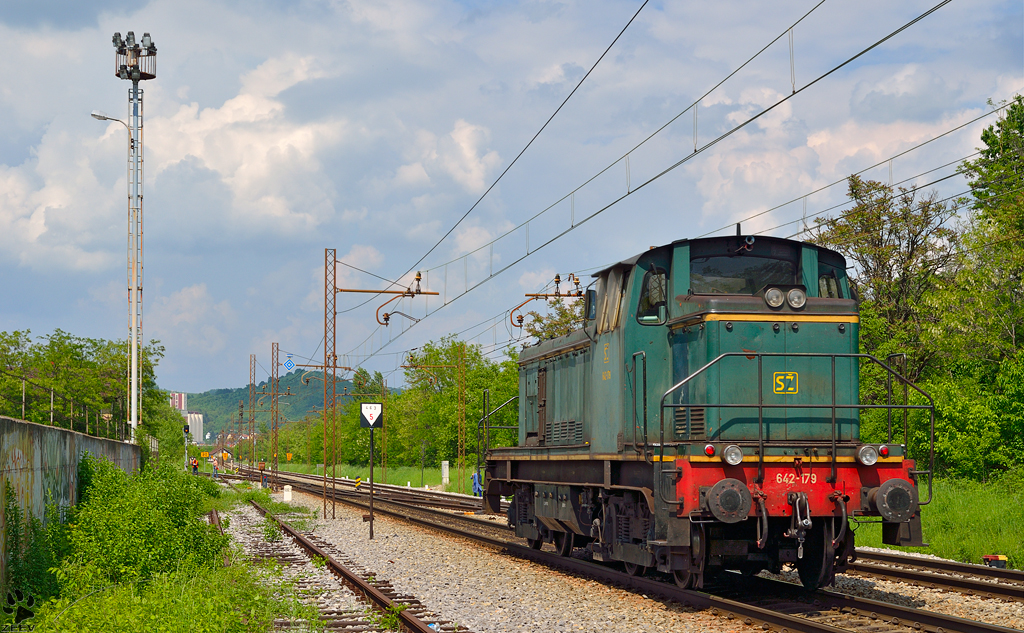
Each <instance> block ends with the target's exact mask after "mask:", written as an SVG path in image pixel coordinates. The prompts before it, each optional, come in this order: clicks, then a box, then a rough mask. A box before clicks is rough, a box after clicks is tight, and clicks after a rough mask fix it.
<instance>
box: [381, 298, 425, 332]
mask: <svg viewBox="0 0 1024 633" xmlns="http://www.w3.org/2000/svg"><path fill="white" fill-rule="evenodd" d="M415 296H416V295H414V294H412V293H411V292H403V293H402V294H400V295H396V296H394V297H391V298H390V299H388V300H387V301H385V302H384V303H382V304H380V307H378V308H377V323H379V324H380V325H387V324H388V321H389V320H390V318H391V315H390V314H388V313H387V312H385V313H384V320H383V321H381V320H380V310H381V308H383V307H384V306H386V305H387V304H389V303H391V302H392V301H394V300H396V299H401V298H402V297H415Z"/></svg>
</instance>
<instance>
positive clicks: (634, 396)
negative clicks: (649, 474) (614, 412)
mask: <svg viewBox="0 0 1024 633" xmlns="http://www.w3.org/2000/svg"><path fill="white" fill-rule="evenodd" d="M637 356H640V357H642V358H643V359H644V365H643V367H644V444H643V452H642V453H641V449H640V447H639V445H638V444H637V441H636V428H637V427H638V426H639V425H638V424H637V417H636V357H637ZM630 373H631V374H632V375H633V450H634V451H635V452H636V454H637V455H641V454H642V455H643V458H644V461H645V462H647V463H648V464H650V463H651V461H650V460H649V459H647V352H645V351H639V352H634V353H633V369H632V371H630ZM652 457H653V455H652Z"/></svg>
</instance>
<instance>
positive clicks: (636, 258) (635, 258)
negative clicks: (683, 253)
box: [591, 235, 845, 277]
mask: <svg viewBox="0 0 1024 633" xmlns="http://www.w3.org/2000/svg"><path fill="white" fill-rule="evenodd" d="M737 237H742V238H745V237H747V236H745V235H742V236H736V235H719V236H717V237H704V238H697V239H682V240H676V241H674V242H672V243H670V244H663V245H661V246H654V247H652V248H651V249H650V250H648V251H644V252H643V253H638V254H636V255H634V256H632V257H630V258H629V259H624V260H622V261H621V262H618V263H615V264H612V265H611V266H605V267H604V268H602V269H601V270H599V271H597V272H595V273H594V274H593V275H591V277H600V276H601V275H603V274H604V273H606V272H608V271H609V270H611V269H613V268H616V267H619V266H626V267H633V266H635V265H636V263H637V262H638V261H639V260H640V258H641V257H643V256H644V254H645V253H648V252H650V251H651V250H657V249H659V248H666V247H671V246H675V245H676V244H684V243H687V242H689V243H695V242H714V241H717V240H725V239H736V238H737ZM755 237H757V239H759V240H770V241H773V242H786V243H788V244H793V245H800V246H813V247H814V248H817V249H818V250H819V251H825V252H826V253H832V254H834V255H836V256H838V257H839V258H841V259H843V260H844V261H845V258H843V257H842V255H840V254H839V253H836V252H835V251H833V250H831V249H828V248H825V247H823V246H818V245H817V244H813V243H811V242H798V241H796V240H787V239H786V238H784V237H771V236H768V235H763V236H755Z"/></svg>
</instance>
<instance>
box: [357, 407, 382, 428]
mask: <svg viewBox="0 0 1024 633" xmlns="http://www.w3.org/2000/svg"><path fill="white" fill-rule="evenodd" d="M383 422H384V405H382V404H380V403H379V402H364V403H362V404H361V405H360V406H359V426H361V427H363V428H364V429H375V428H377V427H379V426H381V425H382V424H383Z"/></svg>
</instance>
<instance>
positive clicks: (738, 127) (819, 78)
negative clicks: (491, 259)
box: [361, 0, 952, 362]
mask: <svg viewBox="0 0 1024 633" xmlns="http://www.w3.org/2000/svg"><path fill="white" fill-rule="evenodd" d="M950 2H952V0H942V1H941V2H939V3H937V4H935V5H934V6H932V7H931V8H930V9H928V10H926V11H924V12H923V13H921V14H919V15H918V16H916V17H915V18H913V19H911V20H910V21H908V22H906V23H904V24H903V25H902V26H900V27H899V28H897V29H895V30H893V31H892V32H890V33H889V34H887V35H885V36H884V37H882V38H880V39H878V40H877V41H875V42H874V43H872V44H870V45H869V46H867V47H865V48H864V49H862V50H860V51H859V52H857V53H855V54H854V55H852V56H851V57H849V58H847V59H846V60H845V61H843V62H841V63H839V64H837V65H835V66H833V67H832V68H831V69H829V70H827V71H825V72H824V73H822V74H820V75H818V76H817V77H815V78H814V79H812V80H811V81H810V82H808V83H807V84H805V85H803V86H801V87H800V88H798V89H797V90H796V91H794V92H793V93H792V94H790V95H786V96H784V97H782V98H781V99H779V100H778V101H776V102H775V103H773V104H771V105H769V106H767V107H766V108H764V109H763V110H762V111H760V112H759V113H757V114H754V115H753V116H751V117H749V118H748V119H746V120H745V121H743V122H741V123H739V124H737V125H736V126H734V127H732V128H731V129H729V130H727V131H726V132H723V133H722V134H720V135H719V136H717V137H715V138H714V139H712V140H711V141H709V142H708V143H706V144H705V145H703V146H701V147H700V148H698V149H697V150H696V151H695V152H693V153H692V154H689V155H688V156H686V157H684V158H681V159H679V160H677V161H676V162H674V163H672V164H671V165H669V166H668V167H666V168H665V169H663V170H662V171H660V172H658V173H657V174H655V175H654V176H652V177H650V178H648V179H647V180H646V181H644V182H642V183H641V184H639V185H638V186H636V187H633V188H632V189H631V190H630V191H627V192H626V193H625V194H622V195H620V196H619V197H617V198H615V199H614V200H612V201H611V202H609V203H607V204H605V205H604V206H603V207H601V208H599V209H598V210H596V211H595V212H593V213H592V214H590V215H589V216H587V217H586V218H584V219H583V220H581V221H579V222H578V223H576V224H574V225H573V226H570V227H569V228H567V229H564V230H563V231H561V232H560V233H557V234H556V235H554V236H553V237H551V238H549V239H548V240H547V241H544V242H543V243H541V244H540V245H539V246H537V247H535V248H532V249H530V251H529V252H528V253H526V254H525V255H522V256H520V257H518V258H516V259H513V260H512V261H511V262H509V263H508V264H506V265H505V266H503V267H501V268H499V269H498V270H497V271H495V272H492V273H491V274H490V275H489V276H487V277H484V279H483V280H481V281H479V282H477V283H475V284H473V285H472V286H469V284H468V282H467V284H466V285H467V288H466V290H465V291H463V292H461V293H458V294H456V295H454V296H453V297H452V299H451V300H446V301H445V302H444V303H443V304H442V305H441V306H440V307H438V308H437V309H435V310H434V311H433V312H429V313H428V314H427V316H429V315H430V314H435V313H437V312H438V311H439V310H442V309H444V308H445V307H447V306H448V305H451V304H452V303H454V302H455V301H457V300H458V299H460V298H461V297H463V296H465V295H466V294H468V293H469V292H470V291H472V290H475V289H476V288H478V287H480V286H481V285H483V284H484V283H486V282H487V281H489V280H490V279H493V278H494V277H496V276H498V275H500V274H501V273H503V272H505V271H506V270H509V269H510V268H511V267H513V266H515V265H516V264H518V263H519V262H521V261H523V260H524V259H526V258H527V257H529V256H530V255H532V254H535V253H537V252H538V251H540V250H542V249H543V248H545V247H546V246H548V245H550V244H552V243H553V242H555V241H557V240H559V239H561V238H562V237H564V236H565V235H567V234H569V233H571V232H572V231H574V230H576V229H577V228H579V227H580V226H582V225H583V224H585V223H586V222H588V221H589V220H592V219H593V218H595V217H597V216H598V215H600V214H601V213H603V212H604V211H606V210H608V209H610V208H612V207H613V206H615V205H617V204H618V203H619V202H621V201H623V200H625V199H626V198H628V197H629V196H631V195H633V194H635V193H636V192H637V191H640V190H641V189H643V188H645V187H646V186H647V185H650V184H651V183H653V182H655V181H656V180H659V179H660V178H661V177H663V176H665V175H666V174H668V173H670V172H672V171H673V170H675V169H677V168H678V167H680V166H681V165H683V164H685V163H686V162H688V161H690V160H692V159H693V158H694V157H696V156H698V155H701V154H702V153H703V152H705V151H707V150H708V149H710V148H711V147H714V146H715V145H717V144H718V143H720V142H722V141H723V140H725V139H727V138H729V137H730V136H732V135H733V134H735V133H736V132H738V131H739V130H741V129H744V128H745V127H747V126H748V125H750V124H751V123H753V122H755V121H757V120H759V119H760V118H761V117H763V116H765V115H767V114H768V113H770V112H772V111H774V110H775V109H776V108H777V107H779V106H780V105H782V104H783V103H786V102H787V101H789V100H790V99H792V98H794V97H795V96H796V95H799V94H802V93H803V92H804V91H806V90H808V89H809V88H811V87H812V86H815V85H817V84H818V83H820V82H821V81H823V80H824V79H826V78H828V77H830V76H831V75H833V74H834V73H836V72H838V71H839V70H840V69H842V68H844V67H846V66H848V65H849V64H851V63H853V62H854V61H856V60H857V59H860V58H861V57H863V56H864V55H866V54H867V53H869V52H870V51H872V50H874V49H876V48H878V47H879V46H881V45H882V44H884V43H885V42H887V41H889V40H890V39H892V38H894V37H896V36H897V35H899V34H900V33H902V32H903V31H905V30H907V29H908V28H910V27H911V26H913V25H915V24H917V23H918V22H920V21H921V20H923V19H924V18H926V17H928V16H930V15H931V14H933V13H935V12H936V11H938V10H939V9H941V8H942V7H944V6H946V5H947V4H949V3H950ZM819 6H820V5H819ZM607 169H608V168H605V170H607ZM595 178H596V176H595ZM591 180H593V178H592V179H591ZM588 182H589V181H588ZM584 184H586V183H584ZM581 186H583V185H581ZM577 189H578V188H577ZM575 191H576V190H574V191H573V192H575ZM573 192H570V194H566V196H563V198H561V200H560V201H564V200H565V199H566V198H568V197H569V196H570V195H571V194H572V193H573ZM555 204H558V203H557V202H556V203H555ZM555 204H553V205H551V206H549V207H548V208H546V209H544V210H542V211H540V212H538V213H537V214H535V215H534V216H532V217H531V218H530V219H529V220H527V221H526V222H524V223H522V224H520V225H519V226H517V227H515V228H513V229H510V230H509V231H507V232H506V233H504V234H503V235H502V236H500V237H499V238H497V239H495V240H492V241H491V242H489V243H487V244H484V245H483V246H481V247H479V248H477V249H475V250H473V251H472V252H470V253H467V254H466V255H463V256H462V257H459V258H456V259H455V260H452V261H451V262H446V264H445V266H447V265H448V264H450V263H453V262H456V261H458V260H459V259H462V258H463V257H468V256H469V255H472V254H475V253H478V252H481V251H482V250H483V249H485V248H488V247H489V246H492V245H493V244H494V243H495V242H497V241H498V240H500V239H502V238H504V237H507V236H508V235H511V234H512V233H514V232H515V231H517V230H519V229H521V228H523V227H524V226H526V225H528V224H529V222H530V221H531V220H533V219H536V218H537V217H539V216H540V215H542V214H543V213H545V212H547V211H548V210H550V209H551V208H553V207H554V206H555ZM438 268H440V267H436V268H434V269H432V270H437V269H438ZM424 318H425V317H424ZM421 322H422V321H419V322H417V323H413V324H411V325H409V326H408V327H407V328H405V329H403V330H402V331H401V332H400V333H399V334H397V335H395V336H393V337H391V338H390V339H389V340H388V341H387V342H383V341H382V343H381V346H380V347H379V348H377V349H376V350H374V351H373V352H372V353H370V354H368V355H366V356H365V360H368V359H369V358H372V357H373V356H375V355H376V353H377V352H379V351H381V350H382V349H384V348H385V347H387V346H388V345H390V344H391V343H393V342H394V341H395V340H397V339H398V338H400V337H401V336H402V335H403V334H405V332H408V331H409V330H410V329H412V328H413V327H415V326H416V325H417V324H418V323H421ZM367 340H370V339H369V338H368V339H367ZM363 344H365V342H364V343H363ZM361 345H362V344H361ZM364 362H365V361H364Z"/></svg>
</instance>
